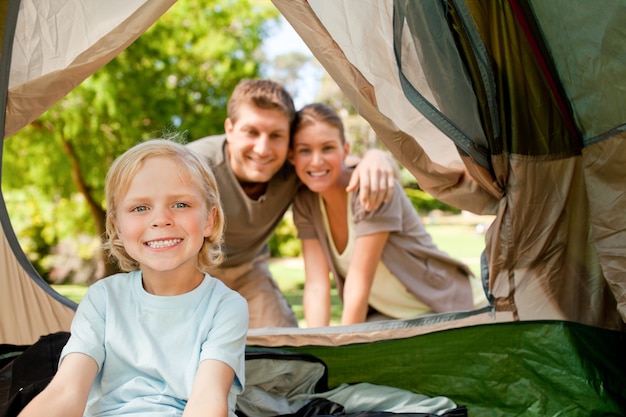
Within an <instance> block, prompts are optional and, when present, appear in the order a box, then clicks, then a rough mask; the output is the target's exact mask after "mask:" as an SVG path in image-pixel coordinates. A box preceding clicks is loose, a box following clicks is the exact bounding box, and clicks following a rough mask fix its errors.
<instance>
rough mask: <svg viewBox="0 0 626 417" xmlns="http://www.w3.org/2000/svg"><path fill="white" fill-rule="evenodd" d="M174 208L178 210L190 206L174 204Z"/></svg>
mask: <svg viewBox="0 0 626 417" xmlns="http://www.w3.org/2000/svg"><path fill="white" fill-rule="evenodd" d="M174 207H176V208H185V207H189V205H188V204H187V203H176V204H174Z"/></svg>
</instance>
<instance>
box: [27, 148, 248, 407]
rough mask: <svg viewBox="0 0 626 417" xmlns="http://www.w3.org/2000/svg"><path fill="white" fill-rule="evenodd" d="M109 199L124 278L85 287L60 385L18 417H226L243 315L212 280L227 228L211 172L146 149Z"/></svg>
mask: <svg viewBox="0 0 626 417" xmlns="http://www.w3.org/2000/svg"><path fill="white" fill-rule="evenodd" d="M105 192H106V202H107V209H108V211H107V224H106V226H107V238H108V241H107V244H106V246H107V248H108V250H109V251H110V253H111V255H112V256H114V257H115V258H116V259H117V260H118V262H119V265H120V267H121V269H122V270H124V271H127V272H125V273H120V274H117V275H113V276H111V277H108V278H105V279H102V280H100V281H98V282H96V283H95V284H93V285H92V286H91V287H90V288H89V290H88V291H87V294H86V295H85V297H84V299H83V300H82V301H81V303H80V305H79V307H78V310H77V312H76V316H75V318H74V320H73V322H72V327H71V337H70V339H69V341H68V343H67V344H66V346H65V347H64V349H63V351H62V353H61V360H60V365H59V369H58V371H57V373H56V375H55V376H54V378H53V379H52V381H51V383H50V384H49V385H48V386H47V387H46V389H45V390H44V391H42V392H41V393H40V394H39V395H38V396H37V397H35V398H34V399H33V401H31V402H30V403H29V404H28V405H27V407H26V408H25V409H24V410H23V412H22V413H21V414H20V417H28V416H45V417H51V416H63V417H69V416H83V414H84V415H85V416H119V415H124V416H143V417H145V416H184V417H191V416H199V415H211V416H222V417H226V416H228V417H234V416H235V401H236V396H237V394H239V393H240V392H242V390H243V385H244V350H245V338H246V332H247V324H248V311H247V306H246V302H245V300H244V299H243V298H242V297H241V296H240V295H239V294H237V293H236V292H234V291H232V290H230V289H228V288H227V287H226V286H225V285H224V284H223V283H222V282H221V281H219V280H217V279H215V278H213V277H212V276H211V275H209V274H208V271H210V270H212V269H213V268H214V267H215V266H216V265H218V264H219V262H220V261H221V259H222V256H223V254H222V252H221V241H222V230H223V225H224V218H223V213H222V208H221V206H220V197H219V192H218V190H217V186H216V183H215V178H214V176H213V173H212V172H211V169H210V168H209V166H208V165H207V163H206V161H205V160H204V158H202V157H200V156H197V155H196V154H195V153H193V152H191V151H190V150H189V149H188V148H186V147H185V146H183V145H180V144H178V143H175V142H172V141H168V140H151V141H147V142H144V143H141V144H139V145H137V146H135V147H133V148H131V149H130V150H128V151H127V152H125V153H124V154H123V155H122V156H120V157H119V158H118V159H117V160H116V161H115V162H114V163H113V165H112V166H111V168H110V170H109V173H108V175H107V179H106V189H105Z"/></svg>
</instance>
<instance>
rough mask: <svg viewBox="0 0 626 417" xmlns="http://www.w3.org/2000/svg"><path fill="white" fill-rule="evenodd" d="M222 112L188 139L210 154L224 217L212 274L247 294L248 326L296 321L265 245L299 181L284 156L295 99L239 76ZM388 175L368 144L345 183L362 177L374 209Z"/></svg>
mask: <svg viewBox="0 0 626 417" xmlns="http://www.w3.org/2000/svg"><path fill="white" fill-rule="evenodd" d="M227 112H228V117H227V119H226V121H225V122H224V128H225V134H224V135H218V136H210V137H205V138H202V139H199V140H196V141H194V142H191V143H189V144H188V145H187V146H189V147H190V148H192V149H194V150H195V151H196V152H199V153H200V154H202V155H204V156H206V157H207V158H208V159H209V160H210V162H211V165H212V167H213V170H214V172H215V178H216V180H217V184H218V189H219V191H220V196H221V199H222V204H223V208H224V214H225V217H226V229H225V234H224V252H225V254H226V259H225V261H224V263H223V264H222V265H221V266H220V268H218V269H217V270H215V271H212V275H213V276H215V277H217V278H219V279H220V280H222V281H223V282H224V283H225V284H226V285H228V286H229V287H230V288H231V289H233V290H235V291H237V292H239V293H240V294H241V295H242V296H244V297H245V298H246V300H247V301H248V310H249V313H250V325H249V326H250V328H259V327H290V326H296V327H297V325H298V322H297V320H296V318H295V315H294V313H293V311H292V309H291V307H290V306H289V304H288V303H287V300H285V298H284V297H283V295H282V293H281V291H280V289H279V287H278V285H277V283H276V281H274V279H273V278H272V275H271V273H270V271H269V263H268V260H269V248H268V246H267V241H268V239H269V238H270V236H271V235H272V233H273V232H274V229H275V228H276V226H277V225H278V223H279V222H280V221H281V219H282V217H283V215H284V213H285V212H286V211H287V209H288V208H289V206H290V204H291V202H292V200H293V198H294V196H295V194H296V191H297V189H298V187H299V186H300V182H299V180H298V178H297V176H296V174H295V172H294V170H293V167H292V166H291V165H290V164H289V163H288V162H287V152H288V150H289V140H290V133H291V125H292V123H293V121H294V118H295V108H294V104H293V100H292V98H291V95H290V94H289V93H288V92H287V91H286V90H285V89H284V88H283V86H281V85H280V84H278V83H275V82H273V81H269V80H258V79H257V80H243V81H241V82H240V83H239V84H238V85H237V87H236V88H235V90H234V91H233V94H232V95H231V98H230V100H229V102H228V108H227ZM393 178H394V167H393V161H392V160H391V159H390V158H389V156H388V155H387V154H386V153H384V152H382V151H378V150H371V151H368V153H366V155H365V156H364V157H363V160H362V163H360V164H359V166H357V168H356V169H355V173H354V175H353V177H352V179H351V182H350V185H349V186H348V189H349V190H351V189H354V188H356V185H357V184H359V183H360V184H361V187H360V188H361V193H362V194H365V196H364V200H365V201H364V204H365V207H366V208H369V209H374V208H377V207H378V206H379V205H380V204H381V203H382V202H383V201H386V200H388V199H389V197H390V195H391V192H392V191H393Z"/></svg>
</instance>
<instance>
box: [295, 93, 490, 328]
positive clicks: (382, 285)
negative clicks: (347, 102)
mask: <svg viewBox="0 0 626 417" xmlns="http://www.w3.org/2000/svg"><path fill="white" fill-rule="evenodd" d="M348 150H349V144H348V143H347V142H346V140H345V137H344V130H343V124H342V122H341V119H340V118H339V116H338V115H337V113H335V112H334V111H333V110H332V109H331V108H330V107H328V106H326V105H324V104H320V103H315V104H310V105H308V106H305V107H304V108H303V109H302V110H300V111H299V112H298V114H297V119H296V122H295V125H294V132H293V138H292V141H291V144H290V151H289V161H290V162H291V163H292V164H293V165H294V167H295V170H296V173H297V175H298V177H299V178H300V180H301V181H302V182H303V183H304V184H305V185H306V188H304V187H303V188H302V190H301V191H300V192H299V194H298V195H297V196H296V199H295V201H294V221H295V224H296V227H297V228H298V236H299V237H300V239H302V247H303V255H304V264H305V274H306V278H305V289H304V296H303V305H304V315H305V319H306V322H307V326H308V327H317V326H327V325H328V324H329V322H330V280H329V274H330V273H331V272H332V274H333V277H334V278H335V284H336V287H337V289H338V291H339V296H340V298H341V300H342V302H343V314H342V317H341V324H353V323H360V322H363V321H366V320H368V319H369V320H371V319H373V318H374V317H380V315H382V316H383V317H385V318H411V317H416V316H419V315H421V314H426V313H433V312H436V313H439V312H446V311H459V310H470V309H473V308H475V307H478V306H481V305H485V304H486V298H485V295H484V292H483V290H482V287H481V285H480V282H479V281H478V279H476V278H475V277H474V276H473V275H472V273H471V271H470V270H469V268H468V267H467V266H466V265H464V264H463V263H461V262H459V261H457V260H455V259H452V258H450V257H449V256H448V255H446V254H445V253H443V252H442V251H440V250H439V249H437V247H436V246H435V244H434V243H433V242H432V239H431V237H430V235H429V234H428V233H427V232H426V230H425V229H424V226H423V225H422V222H421V220H420V218H419V216H418V215H417V213H416V212H415V209H414V208H413V206H412V205H411V202H410V201H409V199H408V198H407V197H406V194H405V193H404V190H403V189H402V187H401V185H400V184H399V183H398V182H396V184H395V187H396V189H395V191H394V193H393V196H392V198H391V200H390V201H388V202H386V203H384V204H383V205H381V206H380V207H379V208H378V209H376V210H373V211H370V212H368V211H366V210H365V209H364V207H363V206H362V205H361V203H360V201H359V190H358V189H357V190H356V191H355V192H354V193H349V192H347V191H346V187H347V185H348V181H349V178H350V175H351V170H350V168H348V167H347V166H346V164H345V163H344V159H345V157H346V155H348Z"/></svg>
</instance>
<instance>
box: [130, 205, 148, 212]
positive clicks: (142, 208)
mask: <svg viewBox="0 0 626 417" xmlns="http://www.w3.org/2000/svg"><path fill="white" fill-rule="evenodd" d="M146 210H148V207H146V206H137V207H134V208H133V211H136V212H141V211H146Z"/></svg>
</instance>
